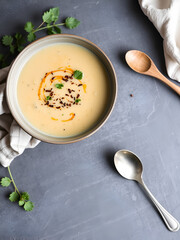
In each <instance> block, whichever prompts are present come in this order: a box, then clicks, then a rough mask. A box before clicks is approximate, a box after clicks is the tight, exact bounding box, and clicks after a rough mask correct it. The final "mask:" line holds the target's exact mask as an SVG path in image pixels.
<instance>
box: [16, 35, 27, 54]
mask: <svg viewBox="0 0 180 240" xmlns="http://www.w3.org/2000/svg"><path fill="white" fill-rule="evenodd" d="M15 39H16V45H17V50H18V52H21V51H22V50H23V48H24V47H23V46H22V45H23V44H24V43H25V39H24V37H23V35H22V34H21V33H16V34H15Z"/></svg>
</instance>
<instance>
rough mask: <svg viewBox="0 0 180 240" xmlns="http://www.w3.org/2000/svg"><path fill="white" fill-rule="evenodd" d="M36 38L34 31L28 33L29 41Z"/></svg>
mask: <svg viewBox="0 0 180 240" xmlns="http://www.w3.org/2000/svg"><path fill="white" fill-rule="evenodd" d="M35 39H36V35H35V34H34V33H33V32H30V33H29V34H28V35H27V40H28V42H33V41H34V40H35Z"/></svg>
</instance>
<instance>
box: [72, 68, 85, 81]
mask: <svg viewBox="0 0 180 240" xmlns="http://www.w3.org/2000/svg"><path fill="white" fill-rule="evenodd" d="M73 75H74V77H75V78H76V79H78V80H81V79H82V77H83V73H82V72H81V71H79V70H75V71H74V74H73Z"/></svg>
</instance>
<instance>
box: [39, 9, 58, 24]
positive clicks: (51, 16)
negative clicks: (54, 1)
mask: <svg viewBox="0 0 180 240" xmlns="http://www.w3.org/2000/svg"><path fill="white" fill-rule="evenodd" d="M58 18H59V8H58V7H56V8H50V9H49V11H47V12H44V14H43V16H42V19H43V22H45V23H47V24H50V23H51V22H54V23H55V22H56V21H57V20H58Z"/></svg>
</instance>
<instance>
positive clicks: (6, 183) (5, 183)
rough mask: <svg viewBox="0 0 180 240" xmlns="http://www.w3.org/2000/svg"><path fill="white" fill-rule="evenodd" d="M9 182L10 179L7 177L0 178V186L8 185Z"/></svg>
mask: <svg viewBox="0 0 180 240" xmlns="http://www.w3.org/2000/svg"><path fill="white" fill-rule="evenodd" d="M10 184H11V179H10V178H8V177H4V178H1V186H3V187H8V186H9V185H10Z"/></svg>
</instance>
